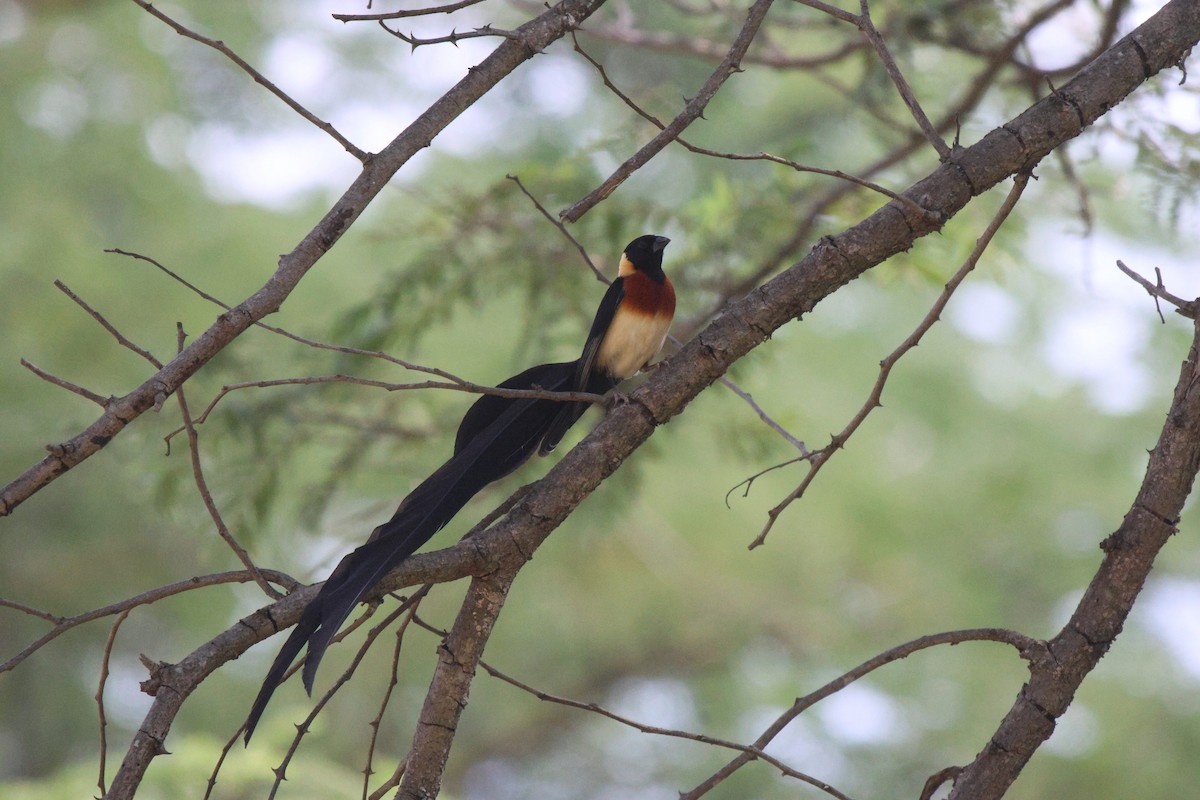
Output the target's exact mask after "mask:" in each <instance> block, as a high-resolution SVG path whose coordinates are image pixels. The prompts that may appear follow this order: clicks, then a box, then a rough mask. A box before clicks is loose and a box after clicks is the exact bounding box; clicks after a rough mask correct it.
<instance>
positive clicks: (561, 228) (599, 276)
mask: <svg viewBox="0 0 1200 800" xmlns="http://www.w3.org/2000/svg"><path fill="white" fill-rule="evenodd" d="M571 38H572V39H573V38H575V32H574V31H572V32H571ZM504 177H506V178H508V179H509V180H510V181H512V182H513V183H515V184H516V185H517V188H518V189H520V190H521V193H522V194H524V195H525V196H526V197H528V198H529V202H531V203H533V207H534V208H536V209H537V210H538V212H539V213H541V215H542V216H543V217H545V218H546V219H547V220H548V221H549V222H550V224H551V225H553V226H554V227H556V228H558V232H559V233H561V234H562V235H563V236H565V237H566V239H567V241H568V242H570V243H571V244H572V245H574V246H575V249H576V250H578V251H579V255H580V257H582V258H583V261H584V263H585V264H587V265H588V269H590V270H591V271H592V274H593V275H595V276H596V280H598V281H600V282H601V283H603V284H605V285H607V284H610V283H612V281H611V280H609V279H608V277H607V276H606V275H605V274H604V272H603V271H602V270H601V269H600V268H599V267H597V266H596V262H594V261H592V257H591V256H590V255H588V251H587V248H585V247H584V246H583V245H582V244H580V242H579V240H578V239H576V238H575V237H574V236H572V235H571V232H570V231H568V230H567V226H566V225H564V224H563V223H562V220H560V219H557V218H556V217H555V216H554V215H553V214H551V213H550V212H549V211H548V210H547V209H546V207H545V206H544V205H542V204H541V201H539V200H538V199H537V198H536V197H534V196H533V193H532V192H531V191H529V190H528V189H526V188H525V184H523V183H521V179H520V178H518V177H517V176H516V175H505V176H504Z"/></svg>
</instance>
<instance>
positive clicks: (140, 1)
mask: <svg viewBox="0 0 1200 800" xmlns="http://www.w3.org/2000/svg"><path fill="white" fill-rule="evenodd" d="M133 2H134V3H136V4H137V5H139V6H141V7H142V9H143V10H145V11H146V12H147V13H149V14H150V15H151V16H153V17H155V18H157V19H159V20H161V21H162V22H164V23H166V24H167V25H168V26H170V27H171V29H172V30H174V31H175V32H176V33H178V34H179V35H180V36H183V37H184V38H186V39H191V40H192V41H195V42H199V43H200V44H202V45H204V46H206V47H211V48H212V49H213V50H216V51H217V52H218V53H220V54H221V55H223V56H225V57H226V58H228V59H229V60H230V61H232V62H233V63H234V64H237V65H238V67H240V68H241V69H242V71H244V72H245V73H246V74H247V75H249V76H250V77H251V78H253V79H254V82H255V83H257V84H259V85H261V86H262V87H263V88H265V89H266V90H267V91H268V92H270V93H271V94H273V95H275V96H276V97H278V98H279V99H280V100H282V101H283V102H284V103H285V104H286V105H287V107H288V108H290V109H291V110H292V111H295V112H296V113H297V114H299V115H300V116H302V117H304V118H305V119H306V120H308V121H309V122H311V123H312V124H313V125H316V126H317V127H318V128H319V129H321V130H322V131H324V132H325V133H327V134H328V135H329V136H330V137H332V138H333V140H334V141H336V142H337V143H338V144H340V145H341V146H342V147H343V148H345V150H346V152H347V153H349V154H350V155H352V156H354V157H355V158H357V159H358V160H359V161H363V162H365V161H366V160H367V159H368V158H370V153H367V152H366V151H365V150H362V149H360V148H359V147H358V146H357V145H355V144H354V143H353V142H351V141H350V140H349V139H347V138H346V137H345V136H342V134H340V133H338V131H337V129H336V128H334V127H333V126H332V125H330V124H329V123H328V122H326V121H325V120H323V119H321V118H320V117H318V116H317V115H316V114H314V113H312V112H311V111H309V110H308V109H307V108H305V107H304V106H302V105H300V104H299V103H297V102H296V101H295V100H294V99H292V97H291V95H289V94H288V93H287V92H285V91H283V90H282V89H280V88H279V87H278V86H276V85H275V84H274V83H271V81H269V80H267V78H266V76H265V75H263V74H262V73H261V72H259V71H258V70H256V69H255V68H254V67H252V66H250V64H249V63H247V62H246V60H245V59H243V58H242V57H241V56H239V55H238V54H237V53H235V52H233V51H232V50H230V49H229V47H228V46H227V45H226V44H225V43H224V42H222V41H218V40H217V39H210V38H209V37H207V36H202V35H200V34H199V33H196V32H195V31H193V30H191V29H190V28H188V27H187V26H186V25H183V24H182V23H180V22H178V21H176V20H174V19H172V18H171V17H169V16H167V15H166V14H165V13H163V12H162V11H161V10H160V9H158V8H156V7H155V6H154V5H152V4H151V3H149V2H146V0H133Z"/></svg>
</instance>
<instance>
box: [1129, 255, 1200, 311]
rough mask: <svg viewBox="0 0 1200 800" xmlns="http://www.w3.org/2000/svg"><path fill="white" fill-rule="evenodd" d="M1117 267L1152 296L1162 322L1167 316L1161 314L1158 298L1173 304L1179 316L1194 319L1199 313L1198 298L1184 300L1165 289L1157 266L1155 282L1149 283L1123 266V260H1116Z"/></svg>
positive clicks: (1199, 302) (1199, 301) (1199, 304)
mask: <svg viewBox="0 0 1200 800" xmlns="http://www.w3.org/2000/svg"><path fill="white" fill-rule="evenodd" d="M1117 269H1119V270H1121V272H1124V273H1125V274H1126V275H1128V276H1129V277H1130V278H1132V279H1133V280H1134V281H1135V282H1136V283H1137V284H1139V285H1140V286H1141V287H1142V288H1143V289H1145V290H1146V293H1147V294H1148V295H1150V296H1151V297H1153V298H1154V307H1155V309H1157V310H1158V317H1159V319H1161V320H1162V321H1163V323H1164V324H1165V323H1166V321H1167V318H1166V317H1164V316H1163V313H1162V307H1161V306H1160V305H1159V302H1158V301H1159V300H1160V299H1162V300H1166V301H1167V302H1168V303H1170V304H1171V305H1173V306H1175V313H1176V314H1179V315H1180V316H1183V317H1187V318H1188V319H1192V320H1194V319H1196V317H1197V315H1200V298H1197V299H1195V300H1184V299H1183V298H1181V297H1177V296H1175V295H1173V294H1171V293H1170V292H1169V291H1167V288H1166V286H1164V285H1163V279H1162V270H1160V269H1159V268H1158V267H1155V268H1154V275H1155V278H1156V279H1157V283H1151V282H1150V281H1149V280H1147V279H1146V278H1144V277H1142V276H1141V275H1139V274H1138V273H1137V272H1134V271H1133V270H1132V269H1130V268H1129V267H1127V266H1125V262H1123V261H1121V260H1120V259H1118V260H1117Z"/></svg>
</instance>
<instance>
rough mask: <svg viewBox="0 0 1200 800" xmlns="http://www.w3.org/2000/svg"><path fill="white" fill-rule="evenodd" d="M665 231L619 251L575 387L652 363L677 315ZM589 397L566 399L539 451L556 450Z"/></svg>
mask: <svg viewBox="0 0 1200 800" xmlns="http://www.w3.org/2000/svg"><path fill="white" fill-rule="evenodd" d="M670 241H671V240H670V239H668V238H667V237H665V236H655V235H653V234H648V235H646V236H639V237H638V238H636V239H634V240H633V241H632V242H630V243H629V244H628V245H626V247H625V250H624V252H622V253H621V260H620V263H619V265H618V267H617V278H616V280H614V281H613V282H612V283H611V284H609V287H608V291H607V292H605V293H604V298H603V299H602V300H601V301H600V307H599V308H598V309H597V310H596V317H595V319H594V320H592V328H591V330H590V331H589V332H588V338H587V342H586V343H585V344H584V346H583V353H582V355H580V357H579V360H578V361H576V362H575V380H574V383H573V384H572V386H571V388H572V389H573V390H574V391H577V392H591V393H592V394H605V393H607V392H608V391H610V390H612V389H615V388H616V387H617V385H618V384H620V383H621V382H622V381H624V380H625V379H626V378H630V377H632V376H633V375H634V374H636V373H637V372H638V371H639V370H641V369H643V368H644V367H647V366H649V364H650V360H651V359H652V358H654V356H655V355H656V354H657V353H658V351H659V350H661V349H662V346H663V342H665V341H666V339H667V331H668V330H669V329H670V327H671V320H672V319H673V318H674V316H675V287H674V286H672V285H671V279H670V278H668V277H667V275H666V273H665V272H663V268H662V260H663V250H664V248H666V246H667V245H668V244H669V243H670ZM587 405H588V404H587V403H581V402H575V403H564V404H563V405H562V407H561V408H560V409H559V411H558V413H557V414H556V415H555V418H554V419H553V420H552V421H551V423H550V427H549V429H548V430H547V432H546V435H545V437H544V438H543V439H542V444H541V447H540V448H538V453H539V455H543V456H544V455H548V454H549V453H551V452H553V450H554V448H555V447H557V446H558V443H559V442H560V441H562V437H563V435H564V434H565V433H566V432H567V430H568V429H569V428H570V427H571V426H572V425H574V424H575V423H576V422H577V421H579V418H580V417H581V416H583V412H585V411H587Z"/></svg>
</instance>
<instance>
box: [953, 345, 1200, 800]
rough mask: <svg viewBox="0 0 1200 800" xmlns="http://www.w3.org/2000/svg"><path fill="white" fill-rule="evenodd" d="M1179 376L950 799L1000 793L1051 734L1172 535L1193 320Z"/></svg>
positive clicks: (1198, 454) (1192, 411) (1188, 406)
mask: <svg viewBox="0 0 1200 800" xmlns="http://www.w3.org/2000/svg"><path fill="white" fill-rule="evenodd" d="M1193 326H1194V328H1195V337H1194V338H1193V340H1192V347H1191V350H1190V352H1189V353H1188V357H1187V360H1185V361H1184V362H1183V367H1182V369H1181V370H1180V374H1179V383H1178V384H1177V385H1176V387H1175V397H1174V401H1173V402H1172V404H1171V409H1170V411H1168V412H1167V421H1166V424H1165V425H1164V426H1163V430H1162V434H1161V435H1160V436H1159V439H1158V444H1156V445H1155V446H1154V449H1153V450H1151V451H1150V462H1149V464H1147V465H1146V475H1145V477H1144V478H1143V480H1142V487H1141V489H1140V491H1139V492H1138V495H1137V499H1136V500H1135V501H1134V503H1133V506H1132V508H1130V509H1129V513H1127V514H1126V515H1125V519H1124V520H1123V521H1122V522H1121V527H1119V528H1118V529H1117V530H1116V532H1115V533H1113V534H1112V535H1111V536H1109V537H1108V538H1107V539H1105V540H1104V543H1103V544H1102V545H1101V546H1102V548H1103V549H1104V553H1105V556H1104V560H1103V562H1102V563H1101V564H1100V569H1099V570H1097V571H1096V574H1095V576H1094V577H1093V578H1092V582H1091V585H1089V586H1088V588H1087V591H1086V592H1084V594H1083V598H1082V599H1081V600H1080V601H1079V605H1078V606H1077V607H1076V608H1075V613H1074V614H1072V615H1071V619H1070V621H1069V622H1068V623H1067V625H1066V627H1064V628H1063V629H1062V631H1061V632H1060V633H1059V634H1058V635H1057V636H1055V637H1054V638H1053V639H1051V640H1050V646H1049V654H1048V657H1046V658H1044V659H1042V660H1041V661H1040V662H1035V663H1034V666H1033V670H1032V675H1031V677H1030V680H1029V682H1028V683H1027V684H1025V686H1024V687H1023V688H1022V689H1021V692H1020V694H1018V695H1017V699H1016V702H1015V703H1014V704H1013V707H1012V709H1010V710H1009V712H1008V715H1007V716H1006V717H1005V718H1004V721H1003V722H1001V723H1000V727H999V729H998V730H997V731H996V733H995V735H993V736H992V740H991V741H990V742H988V744H987V746H986V747H984V749H983V751H982V752H981V753H980V754H979V755H978V756H977V757H976V758H975V761H974V762H973V763H972V764H970V765H969V766H967V767H966V768H965V769H963V771H962V773H961V774H960V775H959V777H958V779H957V781H956V782H955V785H954V789H953V791H952V792H951V793H950V799H951V800H964V798H971V800H987V798H1000V797H1003V795H1004V793H1005V792H1006V791H1007V790H1008V787H1009V786H1010V785H1011V784H1012V782H1013V781H1014V780H1016V778H1017V775H1018V774H1019V773H1020V772H1021V769H1022V768H1023V767H1024V766H1025V764H1026V763H1027V762H1028V761H1029V759H1030V757H1032V756H1033V753H1034V751H1036V750H1037V748H1038V747H1039V746H1040V745H1041V744H1042V742H1044V741H1046V739H1048V738H1050V734H1052V733H1053V732H1054V726H1055V723H1056V722H1057V720H1058V718H1059V717H1060V716H1062V714H1063V712H1065V711H1066V710H1067V706H1069V705H1070V703H1071V700H1072V699H1073V698H1074V697H1075V691H1076V690H1077V689H1078V688H1079V685H1080V683H1082V682H1083V679H1084V678H1085V677H1087V674H1088V673H1089V672H1091V671H1092V669H1093V668H1095V666H1096V665H1097V664H1098V663H1099V662H1100V659H1101V658H1102V657H1103V656H1104V654H1105V653H1106V652H1108V648H1109V647H1110V646H1111V645H1112V643H1113V640H1114V639H1116V637H1117V634H1119V633H1120V632H1121V628H1122V627H1123V626H1124V624H1125V620H1126V618H1128V616H1129V612H1130V610H1131V609H1132V608H1133V603H1134V600H1136V599H1137V596H1138V594H1139V593H1140V592H1141V590H1142V586H1143V584H1145V582H1146V578H1147V577H1148V576H1149V574H1150V569H1151V567H1153V566H1154V558H1155V556H1157V555H1158V552H1159V550H1161V549H1162V548H1163V546H1164V545H1165V544H1166V543H1167V539H1169V538H1170V537H1171V535H1172V534H1174V533H1175V531H1176V528H1175V525H1176V523H1177V522H1178V521H1179V514H1180V512H1181V511H1182V510H1183V504H1184V501H1185V500H1187V497H1188V494H1190V492H1191V490H1192V484H1193V482H1194V481H1195V478H1196V472H1197V470H1198V469H1200V361H1198V358H1200V323H1197V322H1193Z"/></svg>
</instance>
